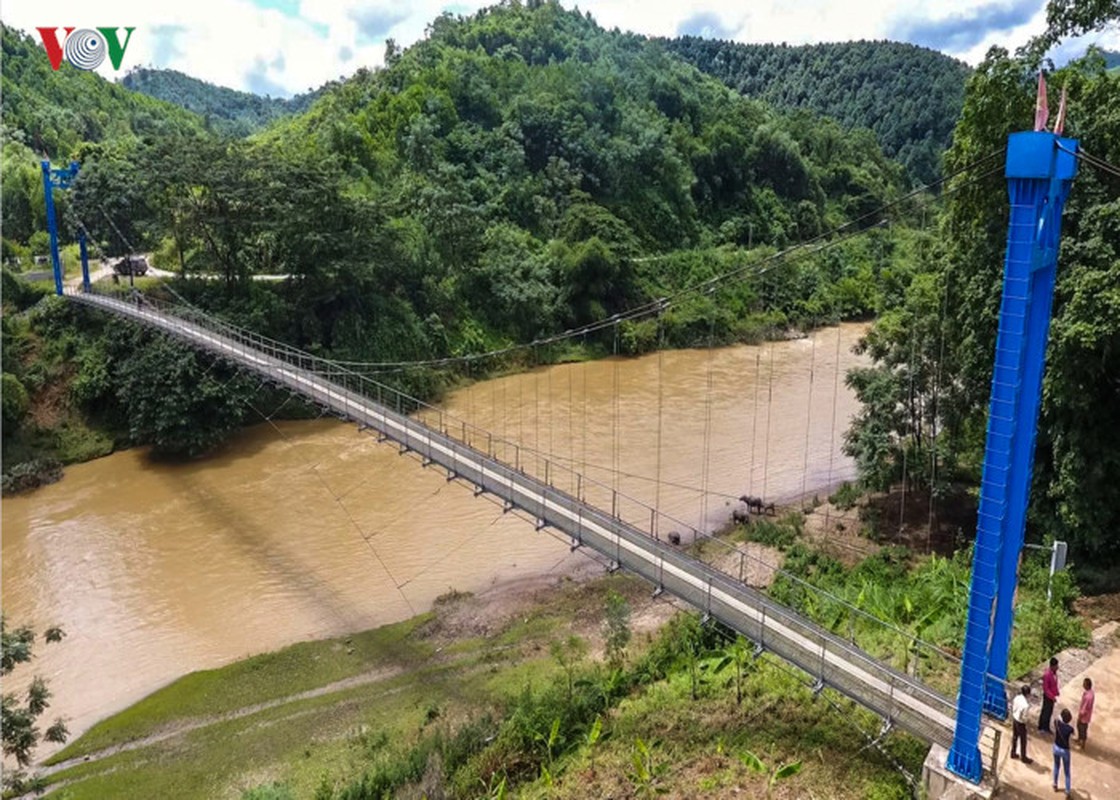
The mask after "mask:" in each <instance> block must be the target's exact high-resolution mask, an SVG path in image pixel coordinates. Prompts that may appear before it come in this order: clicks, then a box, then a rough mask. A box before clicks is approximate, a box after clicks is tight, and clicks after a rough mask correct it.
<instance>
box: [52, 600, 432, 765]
mask: <svg viewBox="0 0 1120 800" xmlns="http://www.w3.org/2000/svg"><path fill="white" fill-rule="evenodd" d="M430 619H431V617H430V615H421V616H418V617H414V618H412V619H410V620H407V621H405V622H401V623H397V624H395V625H388V626H385V627H382V628H376V629H374V630H371V631H366V632H364V633H359V634H355V635H353V636H350V637H344V638H340V639H328V640H325V641H317V642H302V643H300V644H296V645H293V646H291V647H287V648H285V649H283V650H278V651H276V652H273V653H265V654H263V655H258V656H253V657H252V658H248V659H245V660H244V661H238V662H236V663H234V664H231V665H230V666H228V667H222V668H220V669H213V670H202V671H200V672H192V673H191V674H189V675H186V676H184V677H182V678H180V679H179V680H177V681H175V682H174V683H171V684H170V685H168V686H166V687H164V688H163V689H160V690H159V691H157V692H155V693H153V694H151V695H149V696H148V697H146V698H144V699H143V700H141V701H140V702H138V703H136V704H135V705H133V706H129V707H128V708H127V709H125V710H124V711H122V712H121V713H120V714H117V715H115V716H113V717H110V718H109V719H107V720H104V721H103V722H100V723H98V724H97V725H95V726H93V727H92V728H91V729H90V730H89V731H88V732H87V733H86V734H85V735H84V736H82V737H81V738H80V739H78V740H76V741H75V742H73V743H72V744H71V745H69V746H68V747H66V748H65V749H64V750H62V751H60V752H59V753H57V754H56V755H55V756H53V757H52V758H51V759H50V760H49V761H48V762H47V763H48V764H56V763H58V762H60V761H65V760H67V759H70V758H75V757H78V756H84V755H87V754H89V753H93V752H96V751H98V750H102V749H104V748H107V747H112V746H113V745H117V744H122V743H125V742H129V741H133V740H136V739H140V738H142V737H144V736H148V735H151V734H152V733H155V732H157V731H159V730H160V729H161V728H163V727H165V726H167V725H169V724H171V723H173V722H176V721H182V720H184V719H191V718H201V717H206V716H215V715H220V714H225V713H228V712H231V711H236V710H237V709H242V708H245V707H247V706H252V705H257V704H260V703H267V702H269V701H274V700H277V699H280V698H285V697H290V696H291V695H294V694H298V693H300V692H305V691H309V690H312V689H315V688H318V687H323V686H327V685H329V684H332V683H336V682H338V681H341V680H344V679H346V678H351V677H354V676H357V675H361V674H363V673H367V672H371V671H373V670H377V669H385V668H389V667H400V668H405V669H408V668H412V667H415V666H416V665H419V664H423V663H424V662H425V661H426V660H427V659H429V658H430V657H431V647H430V645H428V644H427V643H426V642H424V641H422V640H418V639H417V638H415V637H414V636H413V634H414V633H415V632H416V630H417V629H418V628H420V627H422V626H423V625H424V624H425V623H426V622H428V621H429V620H430Z"/></svg>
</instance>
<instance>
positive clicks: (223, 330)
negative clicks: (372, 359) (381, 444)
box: [67, 290, 956, 718]
mask: <svg viewBox="0 0 1120 800" xmlns="http://www.w3.org/2000/svg"><path fill="white" fill-rule="evenodd" d="M67 293H68V294H72V295H73V296H74V297H75V299H78V300H80V301H85V302H87V303H92V304H94V305H97V304H99V300H103V299H105V298H102V296H101V295H99V294H96V293H89V294H86V293H82V292H80V291H78V290H67ZM115 302H116V303H118V304H119V303H125V304H127V305H128V307H129V308H130V309H134V313H132V314H131V315H132V316H134V317H135V318H137V319H138V320H139V321H141V322H147V323H149V324H154V325H155V326H156V327H160V328H163V329H165V330H169V331H172V332H175V331H176V329H178V332H179V333H180V334H184V333H186V334H191V333H194V332H197V331H199V330H201V331H205V332H209V333H210V334H213V335H215V336H217V337H221V339H223V340H226V341H228V342H233V343H236V344H237V345H239V346H240V347H241V355H242V356H243V357H244V359H242V363H244V362H245V360H252V359H257V360H260V359H261V358H263V359H267V360H268V363H261V364H257V365H255V366H256V368H257V369H258V371H261V372H262V373H264V374H266V375H269V374H271V373H270V369H276V368H294V369H295V370H298V371H300V372H302V373H306V374H308V375H314V376H317V377H319V378H321V379H325V380H327V381H329V382H331V383H334V384H336V385H338V386H340V387H342V389H343V390H344V392H343V396H342V397H341V398H337V400H338V401H340V403H341V405H339V403H338V402H334V401H331V402H327V401H324V402H323V405H324V406H325V407H330V408H331V410H333V411H335V412H336V413H339V414H340V415H342V416H346V417H349V418H351V419H356V420H358V421H359V422H361V419H360V414H359V412H360V411H361V410H362V409H363V408H364V403H363V401H364V400H366V399H368V400H371V401H373V402H375V403H377V404H378V405H379V406H381V407H383V408H385V409H387V410H389V411H392V412H394V413H395V414H396V415H398V416H399V417H400V418H401V419H404V420H407V421H408V423H409V424H408V425H407V426H406V427H405V429H404V430H405V434H404V440H403V441H402V445H403V446H404V447H406V448H408V449H411V450H414V451H415V452H417V453H419V454H420V455H421V456H422V457H423V458H425V459H429V460H434V458H433V455H434V454H433V452H432V451H431V448H432V438H431V436H430V435H429V434H430V432H438V434H439V435H440V436H442V437H444V438H445V439H446V440H447V441H448V442H451V443H453V445H454V446H456V447H457V446H458V445H463V446H465V447H468V448H471V449H473V450H475V451H478V452H481V453H483V454H485V455H486V456H487V457H488V458H489V459H492V460H493V461H494V462H496V463H499V464H501V465H502V467H503V469H505V470H508V471H509V475H511V476H512V475H516V476H519V478H520V479H532V480H533V481H535V482H537V483H538V484H539V487H540V493H541V498H542V500H541V507H542V508H544V507H545V506H546V502H545V501H546V500H547V499H548V498H549V497H551V496H552V494H551V493H556V492H559V493H560V495H559V496H561V497H570V498H574V499H575V500H576V501H577V502H578V503H581V504H587V505H589V506H592V507H594V508H595V509H597V510H596V511H595V512H594V516H595V517H597V518H601V519H603V520H606V521H611V522H613V523H621V524H622V525H624V526H626V527H627V528H629V529H631V530H634V531H640V532H641V533H642V535H643V536H645V537H646V538H647V539H652V540H653V541H654V542H656V543H657V546H658V547H659V548H660V551H661V552H663V553H665V554H666V556H665V558H666V560H665V562H663V563H676V562H677V561H678V560H679V559H680V558H688V557H687V556H684V555H683V554H681V553H679V552H678V551H677V549H676V548H675V547H673V546H672V545H669V544H668V543H667V542H668V541H669V540H670V536H669V534H671V533H672V534H678V535H680V536H681V537H682V544H686V545H687V544H688V543H690V542H697V541H701V542H702V543H703V544H704V545H705V547H701V548H698V549H697V550H696V551H695V552H697V553H698V554H699V555H700V556H701V558H702V560H703V562H704V563H705V565H706V566H708V567H710V568H712V569H713V571H714V573H715V574H714V575H713V576H712V577H711V578H710V579H709V580H708V584H707V587H706V592H707V595H708V596H709V597H710V596H711V594H712V590H713V588H715V587H716V586H717V585H718V586H735V587H743V586H747V587H748V588H749V582H750V581H749V570H748V569H747V566H748V564H750V563H753V564H755V565H757V566H759V567H760V568H761V569H763V570H773V571H774V573H775V574H777V575H780V576H781V577H782V578H783V579H785V580H787V581H789V582H790V583H791V584H792V585H795V586H797V587H798V589H799V591H801V592H803V594H804V596H805V597H812V598H815V601H814V603H802V604H801V605H804V606H806V608H803V609H800V610H801V611H803V612H804V613H806V614H807V615H808V616H810V617H816V618H818V619H817V621H818V622H822V619H821V618H824V617H829V616H831V617H833V620H832V624H829V623H828V622H822V624H824V625H825V627H831V628H834V629H835V628H837V627H840V628H841V629H842V628H843V627H844V626H843V625H841V626H837V625H836V624H835V617H836V616H837V614H838V613H841V614H843V615H846V619H847V620H848V623H847V633H848V635H849V639H850V641H849V642H847V643H845V641H844V639H843V638H842V637H840V636H836V637H834V638H829V639H828V640H821V641H819V642H817V644H815V645H814V646H819V647H820V652H821V665H820V669H819V670H817V671H813V670H811V669H810V670H808V671H810V672H811V673H812V674H818V673H819V674H818V677H823V678H824V679H825V680H826V681H827V682H828V683H830V684H832V685H836V686H838V688H839V686H840V685H841V684H842V683H843V681H845V680H848V679H850V676H847V675H846V673H845V674H844V675H841V674H831V673H830V672H829V667H828V665H829V664H830V663H831V661H830V660H829V658H828V655H829V654H830V653H835V654H841V653H842V654H844V657H845V658H849V657H850V658H851V660H852V661H853V663H864V662H865V664H866V665H867V667H868V669H870V668H871V666H874V667H875V669H876V670H882V669H883V665H882V663H880V662H878V661H876V658H881V661H882V662H886V663H887V664H890V665H893V667H894V668H895V671H896V673H897V674H892V675H891V676H889V677H888V679H887V680H886V681H885V682H884V683H885V685H886V686H887V698H888V699H887V701H886V702H885V703H884V704H883V705H885V706H886V711H887V712H889V711H890V709H891V707H892V706H893V702H894V698H895V696H896V695H910V696H914V697H922V698H925V700H923V702H924V703H927V704H928V705H930V706H934V707H937V708H941V709H943V710H945V711H944V713H945V714H947V716H948V717H950V718H951V717H952V713H953V708H954V706H953V703H952V702H950V701H949V700H948V699H947V698H945V697H944V696H942V695H941V694H940V693H938V692H935V691H933V690H932V689H930V688H927V687H925V686H923V685H922V684H921V680H928V679H929V678H934V679H937V680H938V682H939V683H940V678H942V677H943V676H945V675H948V674H953V677H954V678H955V670H954V669H944V668H943V667H938V666H936V665H937V664H938V663H939V662H940V663H942V664H943V663H944V662H945V661H946V660H947V661H948V662H949V663H950V664H955V662H956V657H955V656H953V655H952V654H950V653H946V652H945V651H942V650H940V649H939V648H936V647H935V646H933V645H930V644H929V643H926V642H923V641H922V640H921V639H919V638H918V637H916V636H914V635H913V634H912V633H910V632H908V631H905V630H903V629H901V628H898V627H897V626H894V625H891V624H890V623H886V622H884V621H882V620H879V619H877V618H876V617H874V616H873V615H871V614H869V613H868V612H867V611H865V610H864V609H861V608H859V607H858V606H855V605H854V604H851V603H847V602H846V601H844V600H843V599H841V598H838V597H836V596H834V595H831V594H830V593H828V592H826V591H824V590H822V589H820V588H818V587H816V586H814V585H812V584H811V583H809V582H807V581H805V580H803V579H802V578H800V577H798V576H795V575H793V574H791V573H787V572H784V571H783V570H781V569H779V568H777V567H776V565H773V564H769V563H766V562H764V561H762V560H761V559H758V558H756V557H754V556H752V555H751V554H749V553H747V552H745V551H744V550H742V549H740V548H739V547H737V546H736V545H735V544H733V543H729V542H726V541H724V540H722V539H720V538H718V537H712V536H711V535H709V534H708V533H706V532H704V531H701V530H699V529H697V528H696V527H695V526H693V525H691V524H689V523H687V522H684V521H683V520H681V519H679V518H677V517H675V516H673V515H670V514H667V513H665V512H664V511H659V510H658V509H656V508H653V507H652V506H651V505H649V504H648V503H646V502H644V501H642V500H641V499H638V498H634V497H631V496H629V495H626V494H624V493H622V492H619V491H618V489H617V487H615V486H612V485H611V484H608V483H607V482H605V481H600V480H596V479H593V478H589V477H588V476H586V475H584V474H582V473H580V472H578V471H576V470H575V469H574V468H573V467H571V466H570V465H568V464H565V463H563V462H562V461H557V460H555V459H551V458H549V457H548V456H547V455H546V454H543V453H540V452H538V451H535V450H533V449H531V448H527V447H525V446H524V445H522V444H520V443H518V442H516V441H514V440H511V439H508V438H504V437H499V436H496V435H495V434H494V433H493V432H492V431H489V430H486V429H484V428H481V427H480V426H477V425H475V424H473V423H471V422H469V421H468V420H464V419H461V418H459V417H456V416H454V415H452V414H450V413H448V412H447V411H446V410H444V409H441V408H439V407H437V406H434V405H432V404H429V403H426V402H424V401H422V400H420V399H418V398H415V397H412V396H410V395H408V394H407V393H405V392H403V391H401V390H399V389H397V388H395V387H393V386H390V385H388V384H385V383H383V382H381V381H378V380H376V379H375V378H372V377H370V376H367V375H363V374H360V373H357V372H355V371H353V370H351V369H349V368H346V367H344V366H342V365H339V364H336V363H334V362H332V361H331V360H329V359H325V358H322V357H319V356H315V355H312V354H309V353H306V352H304V351H301V350H298V349H297V348H294V347H291V346H290V345H287V344H285V343H283V342H279V341H276V340H274V339H271V338H269V337H266V336H262V335H260V334H257V333H255V332H253V331H249V330H246V329H244V328H240V327H238V326H236V325H232V324H230V323H227V322H223V321H220V320H217V319H215V318H213V317H211V316H209V315H207V314H205V313H204V312H201V311H199V310H197V309H194V308H191V307H189V306H185V305H182V304H177V303H168V302H165V301H162V300H159V299H157V298H151V297H147V296H143V295H139V294H136V295H130V296H124V297H120V296H118V297H116V298H115ZM116 310H119V309H116ZM188 328H190V329H192V330H187V329H188ZM188 338H192V339H194V340H195V341H198V342H199V344H200V345H201V346H203V347H206V348H207V349H210V350H211V351H212V352H214V353H215V354H217V355H219V356H223V357H228V356H229V355H230V353H229V352H228V348H226V347H225V345H224V344H223V343H222V342H220V341H219V340H215V341H214V342H212V343H211V344H210V345H208V344H207V342H206V341H199V340H198V337H196V336H189V337H188ZM249 366H254V365H253V364H251V363H250V364H249ZM280 383H281V384H282V385H288V386H289V388H292V387H291V386H290V384H289V383H287V382H286V381H280ZM328 399H329V398H328ZM414 426H420V427H414ZM507 491H508V493H510V495H511V496H510V497H509V498H506V499H507V500H509V501H510V502H511V503H512V502H513V501H514V500H516V499H518V498H515V497H513V496H512V495H513V493H514V489H513V485H512V484H510V485H509V486H508V487H507ZM498 494H499V496H500V493H498ZM520 499H521V500H524V498H520ZM518 505H521V504H518ZM581 513H583V512H581ZM541 519H542V520H544V521H545V522H546V523H547V515H546V516H543V517H541ZM713 553H717V554H719V556H718V557H713V556H712V554H713ZM620 555H621V554H620ZM619 560H620V562H621V559H619ZM647 577H648V576H647ZM682 591H684V592H686V594H687V593H692V594H695V589H694V588H693V589H689V588H687V587H682ZM760 596H762V597H765V596H764V595H761V593H760ZM688 599H689V600H690V601H705V598H702V597H692V596H690V597H688ZM697 605H698V607H700V608H704V607H705V603H704V602H699V603H697ZM764 605H765V606H766V607H767V609H768V614H769V618H770V619H781V620H783V624H786V623H788V627H790V629H792V630H799V631H800V632H801V635H802V636H805V637H807V638H809V637H817V639H819V634H820V631H819V629H817V628H813V627H806V626H805V625H804V620H802V619H801V618H800V617H799V616H797V615H796V614H794V613H793V612H791V611H789V610H788V609H785V608H783V607H782V606H781V605H779V604H778V603H777V602H775V601H773V600H770V599H769V598H766V599H765V602H764ZM822 610H824V611H829V610H831V611H830V613H824V614H822V613H820V612H821V611H822ZM857 620H858V621H860V623H862V625H864V626H868V627H874V628H877V629H878V630H879V631H880V632H881V635H879V636H876V637H865V638H871V639H874V640H875V644H874V645H873V647H872V653H871V655H870V656H869V655H868V654H867V653H864V652H863V651H862V650H860V649H859V647H857V646H856V644H855V639H856V632H857V627H858V626H857V625H856V621H857ZM755 622H756V625H755V633H756V636H752V637H751V638H754V639H755V640H756V641H759V642H762V643H763V644H765V637H766V617H764V618H763V620H762V622H759V621H757V620H756V621H755ZM817 639H813V641H814V642H816V641H817ZM884 643H887V644H884ZM899 643H901V645H900V644H899ZM795 663H796V662H795ZM799 666H802V667H803V668H806V667H811V666H812V665H805V664H799ZM942 686H944V687H945V688H943V689H942ZM937 688H938V689H941V690H942V691H946V692H950V693H953V692H954V686H952V685H949V683H948V682H946V683H943V684H941V685H938V686H937ZM877 710H880V709H877ZM885 715H886V716H888V717H889V716H890V714H889V713H886V714H885Z"/></svg>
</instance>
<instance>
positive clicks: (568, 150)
mask: <svg viewBox="0 0 1120 800" xmlns="http://www.w3.org/2000/svg"><path fill="white" fill-rule="evenodd" d="M430 30H431V35H430V37H429V39H427V40H425V41H423V42H421V43H419V44H417V45H416V46H415V47H413V48H411V49H409V50H408V51H406V52H404V53H402V54H397V55H394V56H393V57H392V58H391V59H390V64H389V65H388V67H387V68H386V69H384V70H381V71H378V72H368V71H362V72H359V73H358V74H357V75H355V76H354V77H353V78H352V79H350V80H348V81H346V82H345V83H344V84H343V85H341V86H340V87H339V88H337V89H336V90H334V91H332V92H330V93H329V94H328V95H326V96H325V97H324V98H323V99H322V100H321V101H320V102H319V103H317V104H316V105H315V106H313V107H312V109H311V110H310V111H309V112H308V113H307V114H305V115H303V116H301V117H298V118H295V119H292V120H290V121H287V122H284V123H281V124H280V125H279V127H277V128H275V129H273V130H272V131H270V132H269V134H268V139H269V140H270V141H272V142H275V143H281V142H283V143H284V144H285V146H287V147H292V148H296V147H298V148H301V149H303V150H304V151H306V152H309V153H317V154H330V155H331V156H332V157H333V158H336V159H338V160H339V161H340V162H341V164H342V165H343V166H344V168H345V169H347V170H351V171H355V174H359V175H361V176H363V177H364V178H367V179H368V180H369V190H370V192H372V193H373V194H375V195H377V196H379V197H383V198H386V199H388V198H392V199H393V201H394V202H395V203H398V204H399V205H398V208H400V210H401V211H406V212H407V213H408V214H409V215H412V216H415V218H417V219H418V220H426V221H427V222H428V223H429V225H428V227H429V230H430V232H431V233H432V234H434V235H435V236H436V238H437V240H439V239H443V238H444V237H448V236H449V237H451V239H452V240H454V241H452V240H446V241H443V242H440V246H441V247H442V248H446V249H445V250H443V252H446V253H447V254H448V255H453V256H454V257H455V258H462V257H464V256H469V255H471V254H474V253H477V252H479V247H480V246H481V244H482V243H481V241H480V240H478V239H474V240H472V238H473V237H475V236H477V233H478V232H480V231H484V230H485V229H486V227H488V226H489V225H492V224H496V223H504V224H512V225H514V226H516V227H518V228H521V229H522V230H524V231H526V232H528V233H530V234H532V235H533V236H534V237H537V238H540V239H549V238H553V237H557V236H563V235H564V231H565V230H567V229H568V228H571V227H572V226H574V228H575V229H587V226H588V225H592V228H591V229H592V230H599V231H600V232H605V231H607V230H610V231H611V232H612V233H611V236H612V238H613V239H614V240H616V242H621V240H622V239H629V238H632V239H633V244H634V245H640V246H642V247H643V248H656V249H668V248H674V247H683V246H690V245H696V244H702V243H721V242H729V243H736V244H737V243H743V244H746V242H747V240H748V237H749V236H751V235H752V231H753V240H754V241H755V242H759V241H761V242H770V243H775V244H783V243H786V242H789V241H794V240H798V239H804V238H806V237H809V236H813V235H815V234H816V233H817V232H818V231H820V230H821V229H822V227H823V226H825V225H829V224H835V223H839V222H843V221H845V220H846V219H848V218H850V216H851V215H853V214H856V213H858V212H861V211H863V210H866V209H867V208H870V207H874V205H875V204H877V203H879V202H881V201H882V200H884V199H886V198H887V197H888V196H890V195H891V193H892V192H894V191H895V190H896V188H897V186H898V180H899V171H898V170H897V169H896V167H895V165H894V164H893V163H891V162H890V161H889V160H888V159H886V158H885V157H884V156H883V154H882V152H881V151H880V150H879V148H878V147H876V146H875V144H874V142H873V141H870V139H869V137H861V136H860V135H858V134H856V135H849V134H847V133H845V132H844V131H843V130H842V129H841V128H840V126H838V125H836V124H834V123H831V122H829V121H827V120H823V119H819V118H815V117H813V116H810V115H806V114H801V115H792V116H785V115H782V114H779V113H776V112H775V111H774V110H773V109H771V108H770V107H769V106H768V105H767V104H765V103H762V102H758V101H754V100H750V99H746V98H743V97H742V96H740V95H739V94H737V93H735V92H732V91H729V90H728V89H727V88H726V87H724V86H722V85H721V84H720V83H719V82H718V81H716V80H713V79H711V78H709V77H707V76H704V75H703V74H701V73H700V72H699V71H697V70H696V69H695V68H693V67H691V66H689V65H686V64H684V63H682V62H680V61H679V60H677V59H676V58H674V57H672V56H671V55H670V54H667V53H666V52H665V51H664V48H662V47H661V46H660V45H659V44H656V43H653V42H649V41H648V40H646V39H645V38H644V37H639V36H634V35H630V34H622V33H617V32H614V33H610V32H607V31H604V30H603V29H601V28H599V27H598V26H597V25H596V24H595V22H594V21H593V20H592V19H591V18H590V16H589V15H588V16H584V15H582V14H580V13H578V12H568V11H565V10H564V9H562V8H561V7H560V6H559V5H558V4H556V3H542V4H540V5H539V6H537V7H535V8H532V9H530V8H522V7H519V6H514V5H510V6H502V7H497V8H494V9H489V10H485V11H482V12H479V13H478V14H476V15H474V16H473V17H470V18H466V19H455V18H452V17H450V16H449V15H444V16H442V17H440V18H438V19H437V20H436V21H435V23H433V25H432V26H431V28H430ZM590 218H593V219H594V223H593V224H592V223H590V222H588V221H587V220H588V219H590ZM467 220H469V221H470V223H471V225H469V226H466V225H464V223H465V222H466V221H467ZM453 232H454V233H453ZM463 236H466V237H467V239H466V240H461V239H462V237H463Z"/></svg>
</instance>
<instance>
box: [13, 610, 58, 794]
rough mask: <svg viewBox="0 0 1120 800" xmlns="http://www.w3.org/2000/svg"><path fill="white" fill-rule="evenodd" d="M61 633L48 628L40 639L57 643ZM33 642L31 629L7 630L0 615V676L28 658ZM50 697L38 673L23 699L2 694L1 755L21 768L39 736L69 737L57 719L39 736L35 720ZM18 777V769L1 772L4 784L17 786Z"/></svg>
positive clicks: (28, 761)
mask: <svg viewBox="0 0 1120 800" xmlns="http://www.w3.org/2000/svg"><path fill="white" fill-rule="evenodd" d="M63 636H64V634H63V632H62V629H61V628H57V627H52V628H48V629H47V630H46V632H45V633H44V634H43V641H44V642H45V643H48V644H50V643H54V642H61V641H62V637H63ZM34 643H35V632H34V631H33V630H32V629H31V628H30V627H28V626H26V625H24V626H21V627H19V628H15V629H14V630H9V629H8V625H7V620H6V618H5V617H4V616H3V615H2V614H0V675H2V676H4V677H5V678H7V676H8V675H11V674H12V672H13V671H14V670H15V668H16V667H17V666H18V665H20V664H26V663H28V662H29V661H31V657H32V647H33V645H34ZM50 697H51V692H50V689H49V688H47V682H46V681H44V680H43V679H42V678H40V677H39V676H35V677H34V678H32V679H31V684H30V685H29V686H28V689H27V696H26V700H21V699H20V697H19V696H18V695H17V694H16V693H15V692H4V694H3V698H2V704H0V728H2V740H3V748H4V755H6V756H13V757H14V758H15V759H16V763H18V764H19V766H20V767H21V768H22V767H26V766H27V765H28V764H30V763H31V753H32V751H33V750H34V749H35V747H36V745H38V744H39V740H40V738H42V739H43V740H45V741H48V742H57V743H59V744H61V743H62V742H65V741H66V738H67V736H69V731H68V730H67V729H66V723H65V722H63V721H62V720H61V719H59V720H56V721H55V723H54V724H53V725H51V726H50V727H49V728H47V730H46V731H45V732H43V733H42V735H40V732H39V728H38V726H37V724H36V723H37V721H38V719H39V717H41V716H42V715H43V712H45V711H46V710H47V708H49V707H50ZM22 778H23V775H22V771H17V773H15V774H8V775H5V778H4V780H5V785H13V786H14V785H17V784H18V783H20V782H21V781H22Z"/></svg>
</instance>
